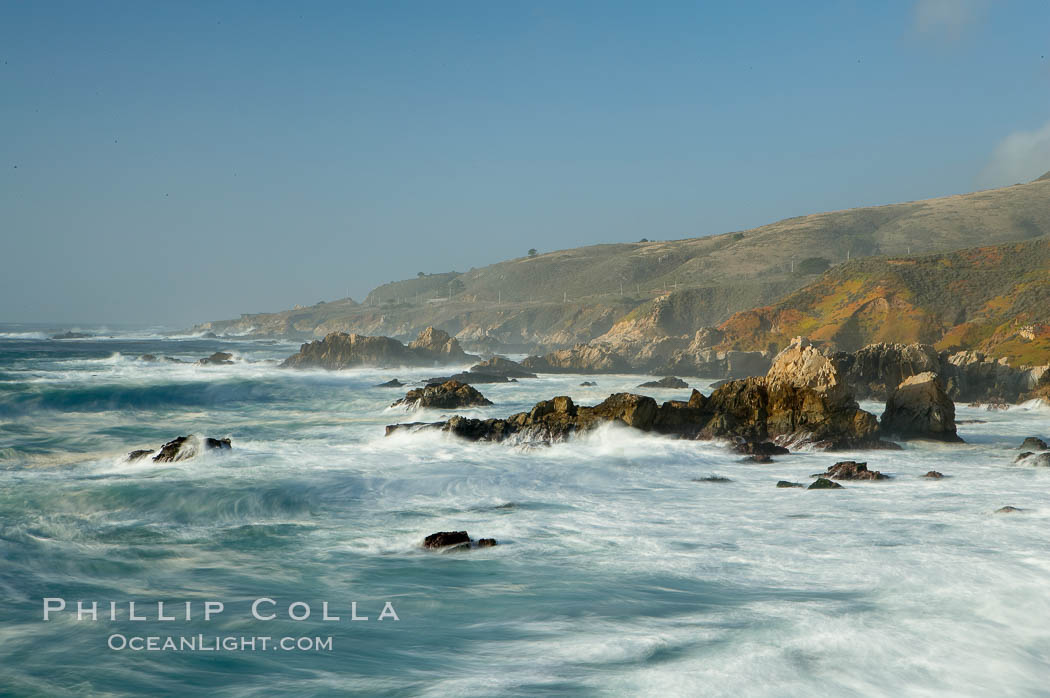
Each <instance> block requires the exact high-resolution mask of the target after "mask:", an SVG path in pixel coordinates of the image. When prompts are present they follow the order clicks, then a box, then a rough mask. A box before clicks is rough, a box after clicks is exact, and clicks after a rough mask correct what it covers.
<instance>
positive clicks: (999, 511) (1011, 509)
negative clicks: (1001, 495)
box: [995, 506, 1024, 514]
mask: <svg viewBox="0 0 1050 698" xmlns="http://www.w3.org/2000/svg"><path fill="white" fill-rule="evenodd" d="M1020 511H1024V509H1018V508H1017V507H1011V506H1005V507H1000V508H998V509H996V510H995V513H996V514H1016V513H1017V512H1020Z"/></svg>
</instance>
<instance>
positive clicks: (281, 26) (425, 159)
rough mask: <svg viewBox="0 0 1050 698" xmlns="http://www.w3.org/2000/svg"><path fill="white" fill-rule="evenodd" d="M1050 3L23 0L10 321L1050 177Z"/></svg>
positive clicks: (15, 52) (98, 319)
mask: <svg viewBox="0 0 1050 698" xmlns="http://www.w3.org/2000/svg"><path fill="white" fill-rule="evenodd" d="M1047 20H1050V6H1047V5H1046V4H1045V3H1036V2H1010V3H991V2H982V1H981V0H958V1H955V2H952V1H951V0H920V1H919V2H913V1H909V2H897V3H889V4H887V5H882V6H877V7H846V6H843V7H833V8H822V9H821V10H820V11H817V10H811V9H806V8H798V7H793V8H788V7H784V6H782V5H780V4H776V3H764V4H761V5H756V6H752V7H751V8H750V10H747V9H745V8H743V7H735V6H734V7H729V8H717V9H712V10H699V9H697V8H695V7H693V6H691V5H687V4H684V3H683V4H677V3H675V4H670V5H666V6H661V7H651V6H647V5H641V4H629V3H625V4H617V5H605V4H583V3H576V4H572V5H562V4H541V5H536V6H528V7H524V6H522V7H514V6H495V5H488V4H484V3H464V4H459V5H455V6H441V7H438V6H433V5H424V4H418V5H414V4H398V5H392V4H391V5H382V6H370V5H363V4H352V5H344V4H340V3H319V4H314V5H311V6H309V7H307V8H304V9H300V8H298V7H293V6H287V7H283V6H270V7H266V8H263V9H259V8H257V7H256V6H255V5H254V4H250V3H242V2H231V3H226V4H223V5H221V6H216V7H205V6H195V7H188V6H174V5H172V6H166V5H156V6H150V7H146V6H137V5H126V4H117V3H94V4H91V5H90V6H89V5H87V4H77V3H68V4H66V3H50V2H45V3H34V4H31V5H30V4H25V5H13V4H7V5H5V6H4V7H3V8H2V9H0V37H2V39H3V46H4V48H3V50H2V51H0V120H2V124H3V126H4V133H5V135H6V138H4V141H3V143H4V145H3V148H2V152H3V156H4V157H3V158H2V159H0V165H2V167H0V172H2V174H0V211H3V218H2V222H3V229H4V231H5V234H4V239H5V250H6V252H7V254H6V258H7V259H8V260H9V264H8V269H6V270H5V274H4V275H3V281H2V286H0V289H2V294H0V298H2V301H0V322H4V323H43V324H47V323H54V324H76V323H82V324H85V325H88V324H96V323H97V324H106V323H110V324H114V325H115V324H119V323H127V324H156V325H164V326H168V327H183V326H187V325H189V324H191V323H195V322H199V321H204V320H210V319H220V318H226V317H236V316H238V315H240V314H241V313H249V312H260V311H268V310H281V309H284V308H289V307H291V306H293V305H295V304H303V305H311V304H313V303H316V302H317V301H320V300H335V299H338V298H343V297H345V296H346V295H347V294H348V293H349V294H350V295H351V296H352V297H353V298H355V299H356V300H359V301H360V300H362V299H363V298H364V296H365V294H366V293H367V292H368V290H369V289H371V288H373V287H374V286H376V285H379V284H381V283H385V282H387V281H391V280H394V279H401V278H406V277H411V276H414V275H415V273H416V272H418V271H424V272H441V271H448V270H451V269H455V270H458V271H466V270H468V269H469V268H471V267H480V266H484V265H487V264H490V263H493V262H496V261H499V260H502V259H506V258H509V257H516V256H522V255H524V254H525V252H526V250H527V249H528V248H531V247H535V248H537V249H539V250H540V251H541V252H544V251H550V250H554V249H562V248H568V247H576V246H580V245H589V244H599V243H608V242H631V241H636V240H638V239H639V238H642V237H646V238H650V239H680V238H687V237H694V236H698V235H706V234H712V233H722V232H728V231H732V230H740V229H746V228H750V227H754V226H758V225H762V224H764V223H769V222H773V221H775V220H779V219H782V218H786V217H790V216H796V215H802V214H807V213H815V212H820V211H828V210H839V209H845V208H853V207H857V206H866V205H875V204H889V203H896V202H900V201H907V200H916V199H924V198H930V197H936V196H943V195H948V194H957V193H965V192H968V191H973V190H975V189H986V188H992V187H997V186H1004V185H1009V184H1013V183H1016V182H1020V181H1027V180H1029V179H1031V178H1033V177H1036V176H1039V175H1040V174H1042V173H1043V172H1046V171H1047V170H1050V110H1048V108H1047V104H1046V100H1045V94H1046V88H1047V87H1048V86H1050V62H1048V60H1047V58H1046V55H1047V54H1048V53H1050V51H1048V47H1047V46H1046V43H1047V42H1046V37H1045V27H1046V26H1048V21H1047ZM11 261H14V262H18V263H17V264H11V263H10V262H11Z"/></svg>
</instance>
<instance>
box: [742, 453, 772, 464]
mask: <svg viewBox="0 0 1050 698" xmlns="http://www.w3.org/2000/svg"><path fill="white" fill-rule="evenodd" d="M741 460H742V461H743V462H745V463H773V462H774V461H773V459H772V458H770V457H769V456H767V455H766V454H764V453H755V454H754V455H750V456H745V457H744V458H742V459H741Z"/></svg>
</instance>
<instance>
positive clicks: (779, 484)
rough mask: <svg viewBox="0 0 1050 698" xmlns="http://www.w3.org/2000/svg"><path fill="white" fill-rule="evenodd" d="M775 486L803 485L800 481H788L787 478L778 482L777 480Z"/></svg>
mask: <svg viewBox="0 0 1050 698" xmlns="http://www.w3.org/2000/svg"><path fill="white" fill-rule="evenodd" d="M814 484H815V483H814ZM777 487H805V485H803V484H802V483H801V482H788V481H787V480H780V481H779V482H777Z"/></svg>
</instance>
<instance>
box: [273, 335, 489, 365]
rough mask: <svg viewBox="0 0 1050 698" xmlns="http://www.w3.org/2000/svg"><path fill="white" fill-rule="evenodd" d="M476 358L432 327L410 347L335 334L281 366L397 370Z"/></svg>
mask: <svg viewBox="0 0 1050 698" xmlns="http://www.w3.org/2000/svg"><path fill="white" fill-rule="evenodd" d="M474 359H477V357H475V356H471V355H470V354H467V353H466V352H464V351H463V349H462V348H461V347H460V346H459V342H457V341H456V340H455V338H453V337H450V336H449V335H448V333H447V332H444V331H442V330H437V329H434V328H433V327H428V328H427V329H425V330H423V332H421V333H420V334H419V337H418V338H417V339H416V340H415V341H413V342H411V343H410V344H409V345H408V346H405V345H404V344H402V343H401V342H399V341H397V340H396V339H391V338H390V337H365V336H364V335H359V334H346V333H344V332H333V333H332V334H329V335H328V336H327V337H325V338H324V339H320V340H317V341H316V342H308V343H306V344H303V345H302V346H301V347H300V348H299V353H298V354H295V355H293V356H290V357H288V358H287V359H285V361H284V363H282V364H281V366H282V367H284V368H326V369H329V370H337V369H341V368H352V367H356V366H376V367H380V368H393V367H398V366H434V365H440V364H449V363H465V362H467V361H471V360H474Z"/></svg>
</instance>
